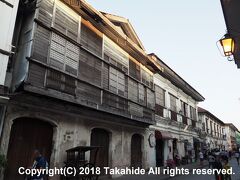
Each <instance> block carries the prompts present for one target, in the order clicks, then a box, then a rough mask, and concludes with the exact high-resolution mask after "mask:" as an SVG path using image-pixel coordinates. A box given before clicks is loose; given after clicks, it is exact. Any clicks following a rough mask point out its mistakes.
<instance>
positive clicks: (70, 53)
mask: <svg viewBox="0 0 240 180" xmlns="http://www.w3.org/2000/svg"><path fill="white" fill-rule="evenodd" d="M78 62H79V47H78V46H76V45H74V44H72V43H70V42H68V41H67V44H66V60H65V71H66V72H69V73H71V74H73V75H77V71H78Z"/></svg>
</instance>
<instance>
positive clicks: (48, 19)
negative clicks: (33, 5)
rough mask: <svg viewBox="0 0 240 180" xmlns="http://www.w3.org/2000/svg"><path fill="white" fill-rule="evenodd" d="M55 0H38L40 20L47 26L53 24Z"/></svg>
mask: <svg viewBox="0 0 240 180" xmlns="http://www.w3.org/2000/svg"><path fill="white" fill-rule="evenodd" d="M53 3H54V1H53V0H44V1H43V0H38V2H37V4H38V17H37V18H38V20H40V21H41V22H42V23H43V24H45V25H47V26H49V27H50V26H51V24H52V16H53Z"/></svg>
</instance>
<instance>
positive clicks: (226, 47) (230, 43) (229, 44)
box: [220, 34, 234, 56]
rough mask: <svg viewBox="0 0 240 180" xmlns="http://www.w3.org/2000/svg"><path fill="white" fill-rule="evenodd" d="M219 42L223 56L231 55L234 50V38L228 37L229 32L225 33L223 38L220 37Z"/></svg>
mask: <svg viewBox="0 0 240 180" xmlns="http://www.w3.org/2000/svg"><path fill="white" fill-rule="evenodd" d="M220 43H221V45H222V48H223V52H224V55H225V56H231V55H233V52H234V40H233V38H231V37H230V35H229V34H226V35H225V36H224V38H222V39H220Z"/></svg>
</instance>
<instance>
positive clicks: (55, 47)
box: [50, 33, 66, 70]
mask: <svg viewBox="0 0 240 180" xmlns="http://www.w3.org/2000/svg"><path fill="white" fill-rule="evenodd" d="M65 46H66V40H65V39H64V38H63V37H61V36H59V35H57V34H55V33H52V42H51V48H50V64H51V65H53V66H54V67H57V68H59V69H61V70H64V62H65Z"/></svg>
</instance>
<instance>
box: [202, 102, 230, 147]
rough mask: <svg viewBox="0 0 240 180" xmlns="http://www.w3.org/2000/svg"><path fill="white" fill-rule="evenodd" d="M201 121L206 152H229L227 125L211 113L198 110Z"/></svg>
mask: <svg viewBox="0 0 240 180" xmlns="http://www.w3.org/2000/svg"><path fill="white" fill-rule="evenodd" d="M198 116H199V121H200V122H201V123H202V134H203V135H204V136H205V138H204V141H205V149H206V150H210V151H211V150H215V149H218V150H228V146H227V136H228V134H227V132H226V128H225V123H224V122H223V121H221V120H220V119H219V118H217V117H216V116H215V115H213V114H212V113H211V112H209V111H207V110H205V109H203V108H200V107H199V108H198Z"/></svg>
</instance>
